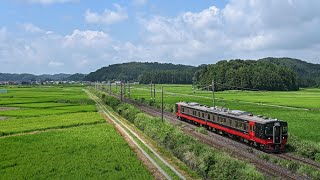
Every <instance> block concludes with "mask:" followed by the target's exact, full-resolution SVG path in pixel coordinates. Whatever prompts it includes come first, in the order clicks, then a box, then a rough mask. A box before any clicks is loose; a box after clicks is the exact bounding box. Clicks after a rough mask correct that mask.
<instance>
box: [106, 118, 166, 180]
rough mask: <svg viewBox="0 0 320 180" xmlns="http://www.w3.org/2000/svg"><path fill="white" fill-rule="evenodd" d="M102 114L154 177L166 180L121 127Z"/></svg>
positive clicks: (158, 179)
mask: <svg viewBox="0 0 320 180" xmlns="http://www.w3.org/2000/svg"><path fill="white" fill-rule="evenodd" d="M100 114H101V115H102V116H103V117H104V119H105V120H106V121H107V122H108V123H110V124H113V125H114V127H115V128H116V130H117V132H118V133H119V134H120V135H121V136H122V137H123V139H124V140H125V141H127V143H128V145H129V146H130V148H131V149H132V150H133V151H134V152H135V153H136V155H137V156H138V158H139V159H140V161H141V162H142V163H143V164H144V165H145V166H146V167H147V168H148V169H149V170H150V172H151V173H152V175H153V176H154V177H155V179H157V180H162V179H166V178H165V177H164V176H163V175H162V174H161V173H160V172H159V171H158V169H157V168H156V167H155V166H154V165H153V164H152V163H151V162H150V161H149V160H148V159H147V158H146V157H145V156H144V155H143V154H142V152H141V151H140V150H139V149H138V148H137V146H135V144H134V143H133V142H132V140H131V139H130V138H129V137H128V136H126V134H125V133H124V132H123V131H122V130H121V129H120V127H119V126H116V125H115V123H114V122H113V121H112V120H110V118H109V117H108V116H106V115H105V114H104V113H102V112H100Z"/></svg>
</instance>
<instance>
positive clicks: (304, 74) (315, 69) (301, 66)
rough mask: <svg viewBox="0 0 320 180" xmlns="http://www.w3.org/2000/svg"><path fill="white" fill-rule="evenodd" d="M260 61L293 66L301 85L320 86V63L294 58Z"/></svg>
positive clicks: (264, 59) (269, 58)
mask: <svg viewBox="0 0 320 180" xmlns="http://www.w3.org/2000/svg"><path fill="white" fill-rule="evenodd" d="M258 61H264V62H271V63H273V64H277V65H281V66H286V67H289V68H291V69H292V70H293V71H294V72H296V73H297V74H298V77H299V84H300V87H320V64H313V63H308V62H305V61H302V60H300V59H292V58H287V57H285V58H272V57H268V58H263V59H260V60H258Z"/></svg>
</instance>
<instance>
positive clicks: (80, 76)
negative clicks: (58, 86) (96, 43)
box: [0, 73, 85, 81]
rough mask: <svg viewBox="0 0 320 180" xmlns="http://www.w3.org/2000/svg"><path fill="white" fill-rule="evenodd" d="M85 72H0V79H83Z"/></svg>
mask: <svg viewBox="0 0 320 180" xmlns="http://www.w3.org/2000/svg"><path fill="white" fill-rule="evenodd" d="M84 76H85V75H84V74H78V73H77V74H63V73H60V74H53V75H50V74H43V75H33V74H10V73H0V81H63V80H69V81H80V80H83V78H84Z"/></svg>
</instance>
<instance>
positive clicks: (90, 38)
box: [63, 29, 111, 47]
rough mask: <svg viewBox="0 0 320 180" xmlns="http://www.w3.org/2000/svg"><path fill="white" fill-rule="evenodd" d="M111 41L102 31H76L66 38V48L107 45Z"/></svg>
mask: <svg viewBox="0 0 320 180" xmlns="http://www.w3.org/2000/svg"><path fill="white" fill-rule="evenodd" d="M109 41H111V38H110V36H109V35H108V34H106V33H105V32H102V31H92V30H86V31H81V30H78V29H76V30H74V31H73V33H72V34H70V35H67V36H65V37H64V43H63V45H64V46H69V47H72V46H79V45H82V46H92V45H97V44H105V43H108V42H109Z"/></svg>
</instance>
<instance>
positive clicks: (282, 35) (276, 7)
mask: <svg viewBox="0 0 320 180" xmlns="http://www.w3.org/2000/svg"><path fill="white" fill-rule="evenodd" d="M319 6H320V1H316V0H313V1H308V3H306V2H305V1H302V0H292V1H278V0H274V1H254V0H252V1H248V0H231V1H230V2H229V3H228V4H227V5H226V6H225V7H224V8H222V9H218V8H217V7H215V6H211V7H209V8H207V9H204V10H202V11H200V12H185V13H182V14H180V15H178V16H176V17H171V18H169V17H163V16H153V17H151V18H144V19H142V20H141V24H142V26H143V27H144V30H145V32H144V33H143V36H145V37H146V38H147V45H146V46H148V47H151V48H152V49H153V50H154V51H155V52H154V54H158V55H159V56H160V59H161V57H169V58H171V59H175V60H177V61H178V62H180V61H183V62H184V63H187V64H192V63H193V62H197V63H202V62H205V63H208V62H212V61H209V60H215V61H216V60H219V59H230V58H244V59H247V58H261V57H265V56H288V57H296V58H302V59H306V60H311V61H313V62H317V61H318V59H319V58H320V49H318V50H317V51H318V52H319V53H316V52H315V53H311V54H310V51H311V49H312V50H314V49H315V48H317V47H320V35H319V33H318V32H317V30H318V29H320V11H318V10H317V8H316V7H319ZM297 50H298V51H297ZM297 52H300V53H297ZM302 52H305V53H302ZM307 52H308V53H307ZM317 56H318V57H317ZM318 63H320V62H318Z"/></svg>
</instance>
